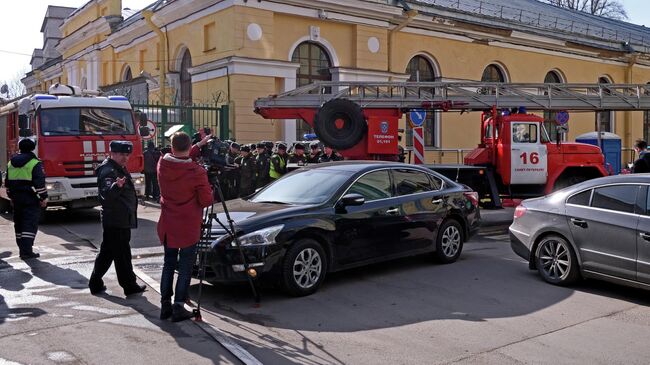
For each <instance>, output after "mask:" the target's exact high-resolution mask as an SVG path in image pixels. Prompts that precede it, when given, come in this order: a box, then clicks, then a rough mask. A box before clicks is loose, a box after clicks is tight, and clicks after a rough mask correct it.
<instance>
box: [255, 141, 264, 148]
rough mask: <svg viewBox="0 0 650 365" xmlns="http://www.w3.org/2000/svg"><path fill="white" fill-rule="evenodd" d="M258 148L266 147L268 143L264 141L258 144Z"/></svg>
mask: <svg viewBox="0 0 650 365" xmlns="http://www.w3.org/2000/svg"><path fill="white" fill-rule="evenodd" d="M257 148H266V145H265V144H264V143H262V142H260V143H258V144H257Z"/></svg>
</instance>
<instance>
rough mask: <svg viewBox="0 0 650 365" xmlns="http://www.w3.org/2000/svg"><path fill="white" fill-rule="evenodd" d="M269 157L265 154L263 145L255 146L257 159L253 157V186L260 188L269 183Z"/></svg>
mask: <svg viewBox="0 0 650 365" xmlns="http://www.w3.org/2000/svg"><path fill="white" fill-rule="evenodd" d="M269 160H270V158H269V155H268V154H267V153H266V145H265V144H264V143H261V142H260V143H258V144H257V157H255V174H256V176H257V179H256V182H255V186H256V187H257V188H261V187H263V186H266V184H268V183H269V182H270V181H271V178H270V177H269Z"/></svg>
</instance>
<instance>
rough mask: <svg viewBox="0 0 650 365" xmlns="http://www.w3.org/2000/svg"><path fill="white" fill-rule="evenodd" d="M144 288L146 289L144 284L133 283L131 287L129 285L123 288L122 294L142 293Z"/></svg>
mask: <svg viewBox="0 0 650 365" xmlns="http://www.w3.org/2000/svg"><path fill="white" fill-rule="evenodd" d="M145 289H147V286H146V285H139V284H135V285H133V286H132V287H129V288H128V289H124V295H127V296H128V295H131V294H138V293H142V292H143V291H145Z"/></svg>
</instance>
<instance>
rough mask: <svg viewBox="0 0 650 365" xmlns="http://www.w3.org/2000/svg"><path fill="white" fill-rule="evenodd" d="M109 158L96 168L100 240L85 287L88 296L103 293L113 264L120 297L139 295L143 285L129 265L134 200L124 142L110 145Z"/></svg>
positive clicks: (128, 147) (127, 148)
mask: <svg viewBox="0 0 650 365" xmlns="http://www.w3.org/2000/svg"><path fill="white" fill-rule="evenodd" d="M109 148H110V157H109V158H107V159H106V160H104V162H102V164H101V165H99V167H98V168H97V186H98V189H99V201H100V203H101V205H102V215H101V216H102V228H103V230H104V232H103V240H102V244H101V247H100V249H99V254H97V258H96V259H95V266H94V268H93V272H92V274H91V275H90V281H89V283H88V287H89V288H90V292H91V293H92V294H99V293H101V292H103V291H105V290H106V286H105V285H104V281H103V280H102V278H103V277H104V274H106V272H107V271H108V269H109V268H110V267H111V263H112V262H114V263H115V272H116V273H117V281H118V282H119V284H120V286H121V287H122V289H123V290H124V295H131V294H136V293H141V292H143V291H144V290H145V286H144V285H139V284H138V283H137V282H136V278H135V273H133V265H132V264H131V246H130V245H129V241H130V240H131V229H132V228H137V223H138V218H137V208H138V198H137V196H136V192H135V186H134V185H133V179H132V178H131V174H129V171H128V170H127V169H126V163H127V162H128V160H129V156H130V154H131V152H132V151H133V144H132V143H131V142H128V141H112V142H111V144H110V146H109Z"/></svg>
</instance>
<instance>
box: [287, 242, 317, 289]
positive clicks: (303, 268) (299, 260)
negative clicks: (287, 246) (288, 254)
mask: <svg viewBox="0 0 650 365" xmlns="http://www.w3.org/2000/svg"><path fill="white" fill-rule="evenodd" d="M322 269H323V260H322V258H321V256H320V255H319V254H318V252H316V250H314V249H313V248H306V249H304V250H302V251H300V253H299V254H298V256H296V259H295V260H294V262H293V280H294V281H295V282H296V285H298V286H299V287H301V288H303V289H309V288H311V287H312V286H314V285H315V284H316V283H317V282H318V279H319V278H320V275H321V271H322Z"/></svg>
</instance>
